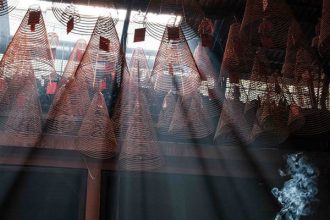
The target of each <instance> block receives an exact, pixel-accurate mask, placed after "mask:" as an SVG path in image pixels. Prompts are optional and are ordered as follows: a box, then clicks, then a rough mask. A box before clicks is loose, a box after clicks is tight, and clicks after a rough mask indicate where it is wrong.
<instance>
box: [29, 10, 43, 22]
mask: <svg viewBox="0 0 330 220" xmlns="http://www.w3.org/2000/svg"><path fill="white" fill-rule="evenodd" d="M40 16H41V12H40V11H30V13H29V20H28V25H36V24H39V22H40Z"/></svg>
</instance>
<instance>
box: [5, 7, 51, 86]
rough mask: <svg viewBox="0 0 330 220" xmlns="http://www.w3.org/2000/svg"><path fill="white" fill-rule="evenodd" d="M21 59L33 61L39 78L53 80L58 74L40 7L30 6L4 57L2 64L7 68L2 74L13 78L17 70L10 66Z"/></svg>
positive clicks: (35, 73) (34, 71)
mask: <svg viewBox="0 0 330 220" xmlns="http://www.w3.org/2000/svg"><path fill="white" fill-rule="evenodd" d="M21 61H22V62H25V61H29V62H30V63H31V65H32V69H33V73H34V75H35V76H36V78H37V79H41V78H45V77H49V78H50V80H52V79H54V78H55V76H56V71H55V67H54V60H53V57H52V52H51V49H50V45H49V41H48V36H47V32H46V28H45V24H44V20H43V17H42V13H41V10H40V8H39V7H31V8H29V9H28V11H27V13H26V15H25V16H24V18H23V20H22V22H21V24H20V26H19V27H18V29H17V31H16V33H15V35H14V37H13V39H12V41H11V42H10V44H9V46H8V48H7V50H6V52H5V54H4V56H3V57H2V60H1V64H0V66H3V67H4V69H6V70H5V71H4V72H3V73H2V74H1V75H3V76H4V77H7V78H11V77H12V76H13V75H15V74H16V72H15V71H14V70H10V69H11V67H9V66H13V63H15V62H16V63H17V62H21ZM7 66H8V68H7ZM14 69H15V68H14Z"/></svg>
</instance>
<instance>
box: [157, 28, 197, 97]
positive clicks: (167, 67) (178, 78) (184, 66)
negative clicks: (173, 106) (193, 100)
mask: <svg viewBox="0 0 330 220" xmlns="http://www.w3.org/2000/svg"><path fill="white" fill-rule="evenodd" d="M178 31H179V32H178V33H179V36H180V38H181V37H182V38H184V35H183V32H182V30H181V28H180V27H179V28H178ZM166 36H168V31H167V30H166V31H165V33H164V37H165V38H166ZM151 75H152V78H153V79H152V80H153V82H154V89H155V91H156V92H162V93H167V92H168V91H170V90H172V91H173V92H176V93H178V94H180V95H183V96H184V95H187V94H190V93H192V92H193V91H195V90H196V89H197V88H198V87H199V86H200V74H199V71H198V68H197V66H196V63H195V60H194V58H193V56H192V54H191V51H190V48H189V46H188V43H187V42H185V41H183V42H176V41H162V42H161V44H160V47H159V50H158V53H157V56H156V59H155V63H154V68H153V71H152V74H151Z"/></svg>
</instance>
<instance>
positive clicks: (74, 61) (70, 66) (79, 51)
mask: <svg viewBox="0 0 330 220" xmlns="http://www.w3.org/2000/svg"><path fill="white" fill-rule="evenodd" d="M86 47H87V43H86V41H85V40H83V39H80V40H77V42H76V44H75V46H74V48H73V50H72V52H71V54H70V57H69V60H68V62H67V64H66V66H65V69H64V71H63V74H62V76H61V79H60V81H59V82H58V86H57V88H58V89H59V88H60V87H61V86H63V85H64V84H65V83H67V81H68V80H69V79H70V78H71V77H74V74H75V72H76V70H77V68H78V65H79V64H80V62H81V60H82V58H83V55H84V53H85V50H86Z"/></svg>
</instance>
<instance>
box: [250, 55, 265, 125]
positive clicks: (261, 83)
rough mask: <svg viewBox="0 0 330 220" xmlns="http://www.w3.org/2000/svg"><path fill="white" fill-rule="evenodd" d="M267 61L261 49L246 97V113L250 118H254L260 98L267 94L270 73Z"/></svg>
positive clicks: (253, 68)
mask: <svg viewBox="0 0 330 220" xmlns="http://www.w3.org/2000/svg"><path fill="white" fill-rule="evenodd" d="M265 62H266V59H265V55H264V53H263V51H262V50H259V51H258V53H257V55H256V57H255V59H254V64H253V67H252V72H251V75H250V82H249V86H248V93H247V97H246V98H247V102H246V105H245V108H244V113H245V115H246V116H247V119H248V120H250V119H252V117H253V113H255V112H256V107H257V106H258V100H259V99H260V98H261V97H262V96H263V95H264V94H265V89H264V88H265V82H266V81H267V75H268V74H269V69H268V68H267V66H266V64H265Z"/></svg>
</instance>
